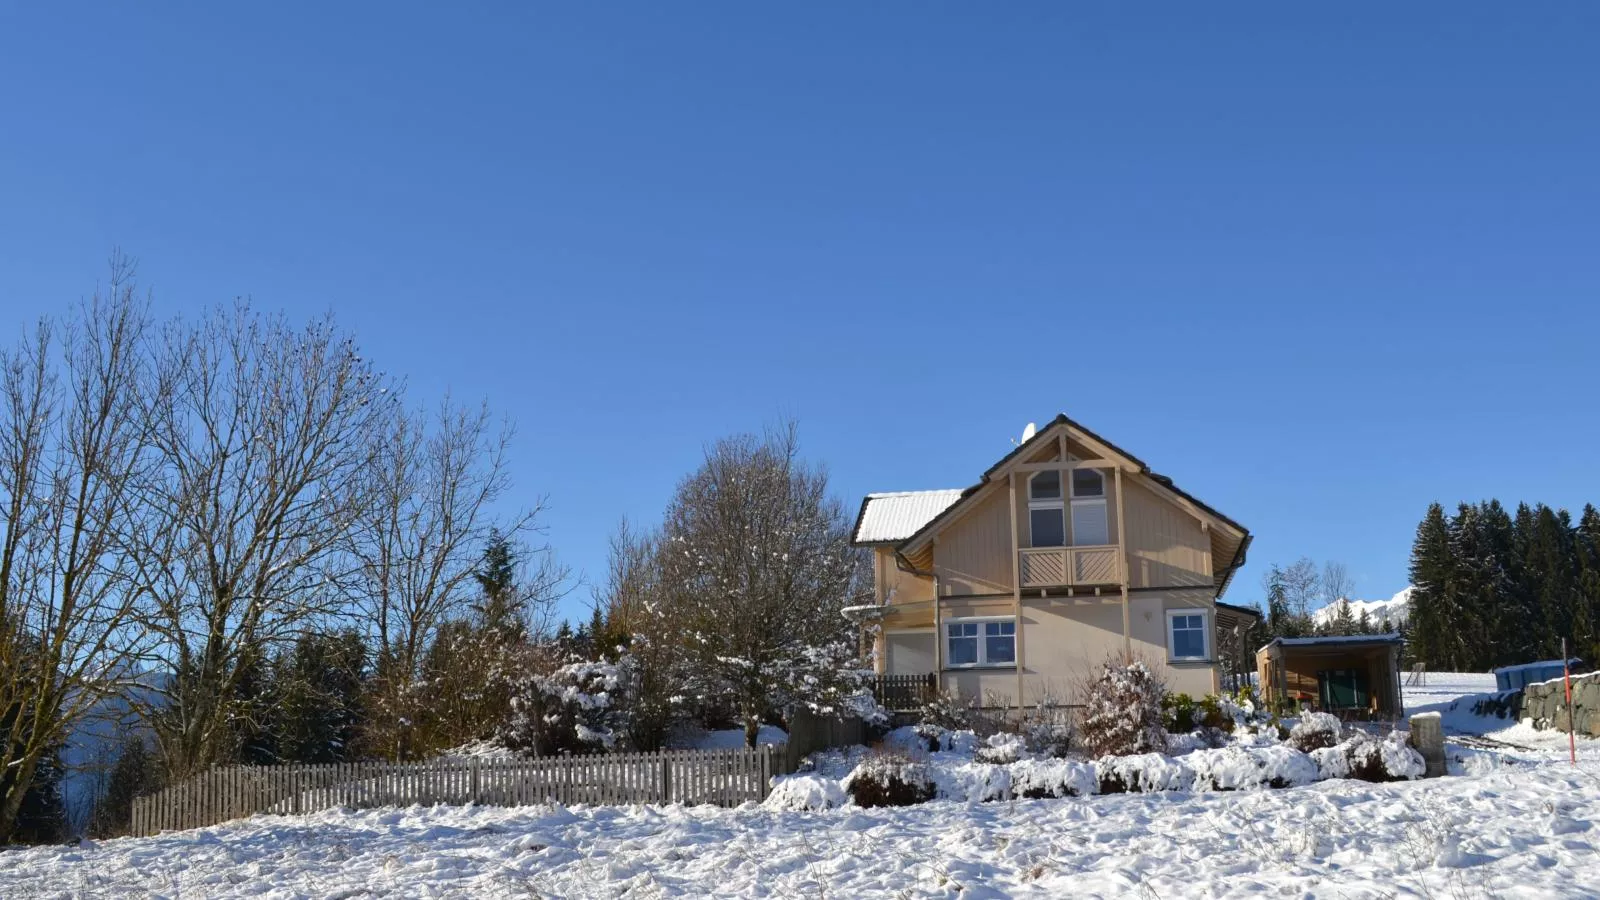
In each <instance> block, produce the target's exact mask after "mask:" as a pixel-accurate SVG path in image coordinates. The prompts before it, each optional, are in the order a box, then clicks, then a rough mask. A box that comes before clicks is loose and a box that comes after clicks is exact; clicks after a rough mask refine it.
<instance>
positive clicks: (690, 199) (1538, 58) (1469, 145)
mask: <svg viewBox="0 0 1600 900" xmlns="http://www.w3.org/2000/svg"><path fill="white" fill-rule="evenodd" d="M1597 42H1600V6H1597V5H1594V4H1578V3H1573V4H1542V5H1539V6H1536V7H1527V6H1523V7H1510V6H1505V5H1503V4H1501V5H1488V4H1462V3H1449V4H1440V3H1434V4H1427V3H1416V4H1403V5H1384V6H1380V5H1378V4H1368V5H1361V6H1356V5H1348V4H1338V5H1327V4H1324V5H1319V6H1317V7H1315V8H1313V7H1310V6H1308V5H1304V4H1292V5H1291V4H1276V3H1274V4H1230V5H1228V6H1227V7H1226V8H1223V7H1219V6H1216V5H1212V4H1173V5H1170V6H1154V5H1151V6H1144V7H1141V8H1139V9H1138V10H1134V9H1131V8H1128V7H1125V6H1114V5H1111V4H1104V5H1097V6H1088V5H1082V4H1065V3H1015V4H1001V5H992V4H990V5H982V6H980V5H976V4H966V5H957V4H945V3H878V4H804V5H791V6H788V7H786V8H779V7H778V6H777V5H774V4H748V3H726V4H721V3H694V4H623V3H617V4H604V5H598V6H597V5H595V4H560V5H558V4H506V5H501V6H494V5H489V4H478V5H475V6H474V7H473V8H472V9H470V10H469V9H457V8H446V7H444V6H439V5H436V4H392V3H386V4H381V5H379V4H373V5H368V6H365V7H362V6H358V5H357V4H353V3H352V4H332V5H328V4H316V5H313V4H290V3H283V4H257V5H254V6H253V7H251V8H249V9H246V8H243V7H241V6H240V5H237V4H199V3H194V4H179V3H167V4H105V5H102V6H89V5H81V4H65V3H63V4H11V5H8V6H6V7H4V8H3V9H0V129H3V131H0V310H3V311H4V313H5V315H4V317H3V319H0V326H3V327H7V328H12V329H15V328H17V327H19V326H20V324H21V322H23V321H24V320H27V319H31V318H32V317H34V316H36V315H38V314H40V313H44V312H54V311H59V310H61V309H62V308H64V306H65V305H66V304H67V303H69V302H70V301H72V300H73V299H75V298H77V297H79V296H82V295H84V294H86V293H88V292H89V291H90V290H91V289H92V288H93V285H94V283H95V281H96V279H97V277H99V276H100V274H101V273H102V271H103V261H104V259H105V258H106V256H107V254H108V252H109V250H110V249H111V248H112V247H113V246H118V245H120V246H121V247H123V248H124V249H126V250H127V251H128V252H130V253H132V254H134V255H135V256H137V257H139V259H140V260H141V263H142V268H141V271H142V275H143V278H144V281H145V283H146V284H147V286H149V287H150V288H151V289H153V291H154V292H155V298H156V302H157V306H158V308H159V309H160V310H161V311H162V312H163V313H169V312H181V311H194V310H197V309H200V308H202V307H204V306H205V305H208V304H212V303H216V302H220V301H225V300H227V299H228V298H231V297H233V296H236V295H250V296H252V297H253V298H254V299H255V301H256V302H257V303H258V304H259V305H260V306H262V307H265V308H269V309H283V310H286V311H288V312H289V313H291V314H292V315H296V316H305V315H310V314H313V313H316V312H320V311H323V310H329V309H331V310H333V311H334V312H335V313H336V314H337V316H338V318H339V320H340V322H341V323H342V324H343V325H344V326H345V327H347V328H349V329H352V330H354V331H355V332H356V333H357V334H358V336H359V338H360V341H361V344H362V345H363V347H364V348H365V349H366V350H367V352H368V353H369V354H370V355H371V356H373V357H374V358H376V359H378V360H379V361H380V363H381V364H382V365H383V366H384V367H385V368H386V369H387V370H388V371H390V372H394V373H400V374H403V375H404V376H406V377H407V378H408V380H409V383H410V385H411V388H412V392H413V393H414V394H415V395H417V396H419V397H422V398H434V397H437V396H439V395H440V394H442V393H443V392H444V391H446V390H447V389H448V390H450V391H453V392H454V393H455V394H456V395H457V396H459V397H468V398H477V397H484V398H487V399H488V401H489V402H490V403H491V405H492V406H493V407H494V408H495V409H496V410H498V411H500V412H502V413H504V414H506V415H508V416H510V417H512V418H513V419H515V420H516V422H517V424H518V427H519V434H518V440H517V445H516V453H515V459H514V465H515V474H516V478H517V492H518V497H517V498H515V499H516V500H518V501H521V502H526V501H527V500H529V499H531V498H532V497H534V496H535V495H539V494H547V495H548V496H549V498H550V504H551V506H550V510H549V513H548V514H547V516H546V518H545V522H546V524H547V525H548V526H549V529H550V531H549V538H550V540H551V542H552V543H553V544H554V545H555V546H556V548H557V549H558V551H559V552H560V554H561V556H562V557H563V558H564V559H565V560H566V561H568V562H569V563H570V564H572V565H573V566H574V567H575V568H577V569H579V570H582V571H585V572H587V573H588V574H589V575H590V576H591V577H592V578H595V579H598V578H599V577H601V576H602V575H603V571H604V560H605V542H606V537H607V535H608V534H609V533H610V532H611V531H612V529H613V528H614V527H615V525H616V524H617V522H618V520H619V519H621V518H622V517H623V516H625V515H626V516H628V517H629V518H631V519H633V520H636V521H640V522H651V521H654V520H655V518H656V517H657V516H658V515H659V513H660V510H661V509H662V507H663V506H664V504H665V503H666V501H667V499H668V497H669V496H670V494H671V492H672V489H673V486H674V484H675V482H676V481H677V479H678V478H680V477H681V476H682V475H684V474H685V473H687V472H688V471H690V470H691V469H692V468H693V467H694V466H695V464H696V463H697V461H698V459H699V457H700V453H701V450H702V447H703V445H704V444H705V443H706V442H708V441H710V440H712V439H714V438H716V437H718V436H720V435H724V434H728V433H732V432H737V431H742V430H754V429H759V428H760V427H761V426H762V425H763V424H764V423H768V422H771V421H774V420H776V419H778V418H779V417H785V416H788V417H794V418H796V419H798V420H799V422H800V424H801V428H802V439H803V441H804V443H805V449H806V451H807V453H808V455H809V457H810V458H811V459H813V460H815V461H817V462H821V463H825V464H826V465H827V466H828V467H829V469H830V471H831V473H832V476H833V481H834V485H835V487H836V489H837V492H838V493H839V495H840V496H841V497H842V498H843V499H844V500H845V502H846V504H847V505H848V506H849V507H851V509H852V510H853V508H854V506H855V505H856V503H857V502H858V501H859V498H860V495H861V494H862V493H864V492H866V491H869V490H897V489H916V488H935V487H951V486H961V485H965V484H968V483H971V482H972V481H973V480H974V479H975V478H976V477H977V476H978V474H979V473H980V472H981V471H982V470H983V469H984V468H985V467H987V466H988V465H989V464H990V463H992V462H993V461H994V459H996V458H997V457H999V456H1000V455H1001V454H1003V453H1004V452H1006V450H1008V449H1009V446H1010V440H1011V439H1012V438H1014V437H1015V436H1016V435H1017V434H1018V432H1019V431H1020V430H1021V428H1022V426H1023V424H1024V423H1026V422H1028V421H1029V420H1036V421H1040V422H1043V421H1044V420H1046V419H1047V418H1049V417H1050V416H1052V415H1054V414H1055V413H1056V412H1059V411H1065V412H1067V413H1068V414H1069V415H1071V416H1073V417H1074V418H1076V419H1078V420H1080V421H1082V422H1084V423H1085V424H1087V425H1089V426H1090V427H1091V428H1094V429H1095V430H1097V431H1099V432H1101V433H1102V434H1104V435H1106V436H1107V437H1109V438H1111V439H1112V440H1114V441H1116V442H1117V443H1119V444H1121V445H1123V446H1125V447H1127V448H1128V449H1129V450H1131V451H1132V452H1134V453H1136V454H1138V455H1139V456H1141V457H1143V458H1144V459H1145V460H1147V461H1149V462H1150V463H1152V464H1153V465H1154V466H1155V467H1156V468H1157V469H1158V470H1160V471H1162V472H1165V473H1167V474H1169V475H1171V476H1173V477H1174V478H1175V479H1176V480H1177V481H1178V483H1179V484H1181V485H1183V486H1184V487H1185V488H1187V489H1189V490H1190V491H1192V492H1193V493H1195V494H1197V495H1198V496H1200V497H1202V498H1203V499H1205V500H1207V501H1208V502H1210V503H1212V504H1213V505H1215V506H1217V507H1218V508H1220V509H1222V510H1223V511H1224V512H1227V513H1228V514H1229V515H1231V516H1233V517H1234V518H1236V519H1238V520H1240V521H1242V522H1244V523H1245V524H1246V525H1248V526H1249V527H1250V528H1251V529H1252V530H1253V531H1254V532H1255V533H1256V534H1257V535H1258V537H1257V541H1256V544H1255V549H1254V552H1253V553H1252V556H1251V563H1250V566H1249V568H1248V570H1247V571H1246V572H1245V573H1244V574H1243V576H1242V577H1241V578H1240V579H1239V580H1238V581H1237V583H1236V586H1235V587H1234V589H1233V590H1232V591H1231V592H1230V594H1229V599H1230V600H1233V601H1235V602H1251V601H1253V600H1255V599H1256V598H1257V597H1258V596H1259V593H1260V591H1259V587H1258V581H1259V577H1260V572H1261V570H1262V569H1263V568H1264V567H1265V565H1266V564H1267V563H1269V562H1272V561H1281V562H1288V561H1291V560H1293V559H1294V558H1295V557H1297V556H1300V555H1309V556H1312V557H1315V558H1317V559H1319V560H1322V559H1336V560H1341V561H1343V562H1345V563H1346V564H1347V565H1348V566H1349V567H1350V569H1351V572H1352V574H1353V575H1354V576H1355V578H1356V582H1357V587H1358V591H1357V592H1358V594H1360V595H1361V596H1386V595H1388V594H1390V593H1392V592H1394V591H1396V590H1398V589H1399V588H1401V587H1403V586H1404V585H1405V583H1406V561H1407V557H1408V554H1409V551H1410V543H1411V537H1412V532H1413V530H1414V528H1415V526H1416V522H1417V521H1418V519H1419V518H1420V517H1421V515H1422V513H1423V511H1424V509H1425V508H1426V506H1427V504H1428V503H1429V502H1430V501H1432V500H1440V501H1444V502H1446V503H1455V502H1457V501H1462V500H1477V499H1481V498H1486V497H1499V498H1500V499H1502V500H1503V501H1508V502H1510V501H1516V500H1519V499H1526V500H1529V501H1533V500H1543V501H1545V502H1549V503H1551V504H1557V505H1566V506H1569V507H1573V508H1577V507H1581V505H1582V503H1583V502H1585V501H1591V500H1592V501H1596V502H1600V474H1597V473H1600V466H1597V465H1596V461H1597V459H1600V452H1597V448H1600V415H1597V413H1600V402H1597V400H1596V383H1597V379H1596V364H1595V354H1594V344H1595V340H1596V335H1597V334H1600V311H1597V309H1596V305H1597V301H1600V290H1597V289H1600V253H1597V252H1596V251H1597V247H1600V165H1597V164H1596V162H1597V160H1600V116H1597V115H1596V114H1595V109H1596V106H1595V104H1596V97H1597V96H1600V54H1597V53H1596V52H1595V49H1594V48H1595V47H1596V46H1597ZM8 323H9V324H8ZM588 596H589V592H588V590H587V589H583V590H580V591H579V592H578V593H577V595H575V597H574V598H573V599H572V601H570V604H569V605H570V607H571V609H572V611H573V613H574V614H578V613H580V612H581V606H582V604H583V603H585V602H587V599H588Z"/></svg>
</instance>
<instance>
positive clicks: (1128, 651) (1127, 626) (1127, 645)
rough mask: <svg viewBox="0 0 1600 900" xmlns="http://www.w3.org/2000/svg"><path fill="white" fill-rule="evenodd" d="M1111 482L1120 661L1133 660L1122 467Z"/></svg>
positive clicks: (1112, 473)
mask: <svg viewBox="0 0 1600 900" xmlns="http://www.w3.org/2000/svg"><path fill="white" fill-rule="evenodd" d="M1111 478H1112V482H1113V483H1114V485H1115V488H1116V492H1117V561H1118V562H1119V563H1120V565H1119V566H1118V568H1120V569H1121V570H1122V571H1121V573H1120V574H1121V576H1122V661H1123V662H1124V663H1131V662H1133V609H1132V607H1131V605H1130V604H1129V601H1128V582H1129V572H1128V570H1129V566H1128V537H1127V535H1128V529H1127V525H1126V524H1124V523H1125V521H1126V518H1127V517H1126V516H1124V515H1123V514H1122V513H1123V508H1124V507H1123V503H1122V467H1121V466H1117V467H1116V468H1115V469H1112V470H1111Z"/></svg>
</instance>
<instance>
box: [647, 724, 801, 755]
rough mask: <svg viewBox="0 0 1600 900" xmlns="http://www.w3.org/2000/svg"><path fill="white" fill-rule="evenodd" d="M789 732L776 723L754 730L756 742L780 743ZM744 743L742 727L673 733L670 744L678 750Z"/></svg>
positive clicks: (732, 747)
mask: <svg viewBox="0 0 1600 900" xmlns="http://www.w3.org/2000/svg"><path fill="white" fill-rule="evenodd" d="M788 740H789V733H788V732H786V731H784V730H783V729H782V728H779V727H778V726H776V725H762V726H761V727H760V728H759V729H757V730H756V744H757V745H758V746H762V747H765V746H767V745H768V744H782V743H784V742H786V741H788ZM744 745H745V741H744V729H743V728H723V729H721V730H718V731H702V730H698V729H696V730H693V731H686V732H684V733H681V734H676V735H673V740H672V743H671V746H672V747H673V748H675V749H679V750H737V749H739V748H741V747H743V746H744Z"/></svg>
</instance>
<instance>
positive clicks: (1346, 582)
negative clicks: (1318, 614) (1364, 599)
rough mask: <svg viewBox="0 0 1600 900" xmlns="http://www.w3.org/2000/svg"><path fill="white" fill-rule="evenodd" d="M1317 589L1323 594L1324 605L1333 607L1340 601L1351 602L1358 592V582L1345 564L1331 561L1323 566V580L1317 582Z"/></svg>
mask: <svg viewBox="0 0 1600 900" xmlns="http://www.w3.org/2000/svg"><path fill="white" fill-rule="evenodd" d="M1317 587H1318V589H1320V590H1321V592H1322V602H1323V604H1325V605H1331V604H1334V603H1338V602H1339V601H1340V600H1349V599H1350V595H1351V594H1354V593H1355V592H1356V580H1355V578H1353V577H1351V575H1350V569H1349V567H1347V566H1346V565H1345V564H1344V563H1342V562H1335V561H1333V560H1329V561H1328V562H1325V563H1323V564H1322V578H1321V579H1320V580H1319V581H1318V582H1317Z"/></svg>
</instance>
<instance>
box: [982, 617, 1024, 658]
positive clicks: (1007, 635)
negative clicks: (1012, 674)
mask: <svg viewBox="0 0 1600 900" xmlns="http://www.w3.org/2000/svg"><path fill="white" fill-rule="evenodd" d="M983 660H984V662H986V663H989V664H990V665H993V664H995V663H1014V662H1016V661H1017V623H1016V622H985V623H983Z"/></svg>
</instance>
